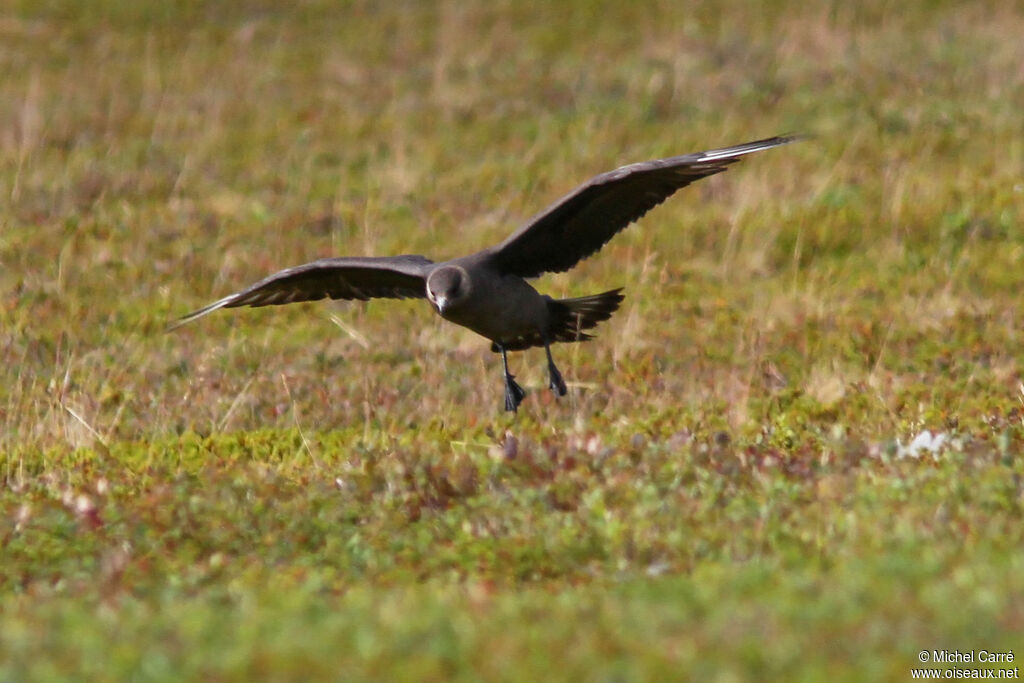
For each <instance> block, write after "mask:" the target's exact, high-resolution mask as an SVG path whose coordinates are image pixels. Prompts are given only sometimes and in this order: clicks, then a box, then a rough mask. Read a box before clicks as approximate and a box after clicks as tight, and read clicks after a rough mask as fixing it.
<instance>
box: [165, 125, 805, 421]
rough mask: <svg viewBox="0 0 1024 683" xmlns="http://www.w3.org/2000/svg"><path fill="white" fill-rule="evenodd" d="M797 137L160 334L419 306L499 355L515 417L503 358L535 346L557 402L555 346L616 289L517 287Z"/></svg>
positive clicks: (309, 278) (613, 297) (324, 275)
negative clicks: (680, 193) (324, 309)
mask: <svg viewBox="0 0 1024 683" xmlns="http://www.w3.org/2000/svg"><path fill="white" fill-rule="evenodd" d="M798 139H799V138H798V137H796V136H782V137H773V138H767V139H765V140H758V141H756V142H748V143H746V144H742V145H735V146H733V147H725V148H722V149H715V150H709V151H706V152H696V153H693V154H684V155H681V156H675V157H669V158H667V159H656V160H654V161H644V162H641V163H637V164H630V165H628V166H622V167H621V168H618V169H615V170H614V171H609V172H608V173H602V174H601V175H598V176H595V177H593V178H591V179H590V180H588V181H587V182H586V183H584V184H583V185H580V186H579V187H578V188H576V189H575V190H573V191H572V192H571V193H569V194H568V195H566V196H564V197H562V198H561V199H559V200H558V201H556V202H555V203H554V204H552V205H551V206H549V207H548V208H546V209H544V210H543V211H541V212H540V213H539V214H537V215H536V216H534V217H533V218H531V219H530V220H528V221H527V222H526V223H525V224H524V225H523V226H522V227H521V228H519V229H518V230H517V231H515V232H514V233H512V235H510V236H509V237H508V238H507V239H506V240H505V241H503V242H502V243H501V244H498V245H495V246H492V247H488V248H486V249H484V250H482V251H478V252H477V253H475V254H470V255H469V256H461V257H459V258H454V259H451V260H448V261H441V262H439V263H435V262H434V261H431V260H430V259H428V258H426V257H424V256H418V255H410V254H407V255H403V256H378V257H342V258H325V259H319V260H317V261H313V262H311V263H307V264H305V265H301V266H295V267H294V268H286V269H285V270H282V271H280V272H278V273H275V274H273V275H271V276H269V277H267V278H264V279H263V280H260V281H259V282H257V283H255V284H253V285H251V286H249V287H246V288H245V289H243V290H241V291H239V292H236V293H234V294H231V295H230V296H226V297H224V298H223V299H221V300H219V301H215V302H213V303H212V304H210V305H208V306H205V307H203V308H200V309H199V310H198V311H195V312H193V313H190V314H188V315H186V316H184V317H183V318H181V319H179V320H178V321H177V322H175V323H174V324H173V325H172V326H171V328H170V329H175V328H177V327H179V326H181V325H184V324H185V323H188V322H191V321H193V320H196V319H197V318H201V317H203V316H204V315H207V314H208V313H212V312H213V311H216V310H217V309H220V308H237V307H240V306H275V305H279V304H290V303H294V302H299V301H316V300H319V299H325V298H331V299H349V300H352V299H357V300H360V301H367V300H369V299H374V298H387V299H407V298H419V299H424V298H425V299H427V300H428V301H429V302H430V303H431V304H432V305H433V307H434V310H435V311H437V313H438V314H439V315H440V316H441V317H442V318H444V319H445V320H448V321H450V322H453V323H456V324H457V325H462V326H463V327H468V328H469V329H471V330H473V331H474V332H476V333H477V334H479V335H481V336H483V337H485V338H487V339H489V340H490V341H491V350H492V351H494V352H496V353H500V354H501V364H502V370H503V373H504V382H505V410H508V411H513V412H515V411H516V410H517V409H518V407H519V404H520V402H521V401H522V400H523V398H524V397H525V396H526V392H525V391H524V390H523V388H522V387H520V386H519V384H517V383H516V381H515V377H514V376H513V375H512V374H511V373H509V370H508V356H507V353H508V352H509V351H521V350H524V349H528V348H531V347H534V346H538V347H539V346H543V347H544V351H545V353H546V354H547V363H548V378H549V386H550V388H551V390H552V391H553V392H554V393H555V394H556V395H557V396H564V395H565V394H566V391H567V389H566V386H565V380H563V379H562V374H561V373H560V372H559V371H558V368H557V367H555V362H554V359H553V358H552V357H551V345H552V344H554V343H556V342H579V341H585V340H588V339H591V338H592V336H591V335H590V334H589V333H588V331H589V330H592V329H593V328H594V327H596V326H597V324H598V323H600V322H602V321H604V320H607V319H608V318H610V317H611V315H612V313H614V312H615V311H616V309H618V307H619V304H620V303H622V300H623V298H624V297H623V295H622V289H621V288H618V289H612V290H609V291H607V292H604V293H602V294H595V295H593V296H585V297H580V298H576V299H553V298H551V297H550V296H546V295H543V294H540V293H539V292H538V291H537V290H536V289H534V288H533V286H532V285H531V284H530V283H529V282H527V279H528V278H535V277H538V276H540V275H541V274H543V273H560V272H563V271H567V270H569V269H570V268H572V267H573V266H575V265H576V264H577V263H579V262H580V261H581V260H583V259H584V258H586V257H588V256H590V255H591V254H593V253H595V252H596V251H598V250H599V249H600V248H601V247H603V246H604V245H605V243H607V242H608V240H610V239H611V238H612V237H614V236H615V235H616V234H617V233H618V232H619V231H621V230H622V229H623V228H625V227H626V226H628V225H629V224H630V223H632V222H634V221H636V220H638V219H639V218H640V217H641V216H643V215H644V214H646V213H647V212H648V211H650V210H651V209H653V208H654V207H655V206H657V205H658V204H661V203H662V202H663V201H665V200H666V199H668V198H669V197H670V196H672V194H673V193H675V191H676V190H678V189H680V188H682V187H686V186H687V185H689V184H690V183H692V182H694V181H696V180H700V179H701V178H705V177H707V176H710V175H714V174H716V173H721V172H722V171H724V170H725V169H726V168H727V167H728V166H729V165H730V164H732V163H734V162H736V161H738V160H739V159H740V158H741V157H743V156H746V155H747V154H753V153H754V152H760V151H762V150H765V149H771V148H772V147H778V146H779V145H784V144H787V143H790V142H793V141H795V140H798Z"/></svg>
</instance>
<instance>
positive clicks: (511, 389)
mask: <svg viewBox="0 0 1024 683" xmlns="http://www.w3.org/2000/svg"><path fill="white" fill-rule="evenodd" d="M497 347H498V350H499V351H501V366H502V368H503V369H504V371H505V410H508V411H510V412H513V413H514V412H516V411H517V410H518V409H519V404H520V403H522V402H523V399H524V398H526V392H525V391H523V388H522V387H521V386H519V385H518V384H516V378H515V377H513V376H512V375H511V374H510V373H509V371H508V354H506V352H505V347H504V346H502V345H501V344H497Z"/></svg>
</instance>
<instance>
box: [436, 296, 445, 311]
mask: <svg viewBox="0 0 1024 683" xmlns="http://www.w3.org/2000/svg"><path fill="white" fill-rule="evenodd" d="M434 305H435V306H437V312H438V313H440V314H442V315H443V314H444V309H446V308H448V299H446V298H445V297H443V296H439V297H437V298H436V299H434Z"/></svg>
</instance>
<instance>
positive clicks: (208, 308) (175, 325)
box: [164, 295, 234, 334]
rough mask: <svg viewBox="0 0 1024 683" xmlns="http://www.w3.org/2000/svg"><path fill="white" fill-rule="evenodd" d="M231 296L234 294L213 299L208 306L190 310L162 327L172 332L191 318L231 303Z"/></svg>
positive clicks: (200, 316) (165, 330)
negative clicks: (216, 299)
mask: <svg viewBox="0 0 1024 683" xmlns="http://www.w3.org/2000/svg"><path fill="white" fill-rule="evenodd" d="M233 298H234V295H232V296H227V297H224V298H223V299H221V300H220V301H214V302H213V303H212V304H210V305H209V306H203V307H202V308H200V309H199V310H198V311H192V312H191V313H189V314H188V315H184V316H182V317H180V318H178V319H177V320H175V321H174V322H172V323H171V324H169V325H168V326H167V327H166V328H164V333H165V334H166V333H168V332H174V331H175V330H176V329H178V328H179V327H182V326H184V325H187V324H189V323H190V322H192V321H193V320H198V319H199V318H202V317H203V316H204V315H207V314H209V313H213V312H214V311H216V310H217V309H220V308H224V307H225V306H226V305H228V304H229V303H231V300H232V299H233Z"/></svg>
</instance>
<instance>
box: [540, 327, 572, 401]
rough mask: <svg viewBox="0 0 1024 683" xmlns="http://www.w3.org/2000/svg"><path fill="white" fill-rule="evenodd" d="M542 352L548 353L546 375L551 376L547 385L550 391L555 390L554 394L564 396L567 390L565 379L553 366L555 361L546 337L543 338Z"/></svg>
mask: <svg viewBox="0 0 1024 683" xmlns="http://www.w3.org/2000/svg"><path fill="white" fill-rule="evenodd" d="M544 353H546V354H548V376H549V377H550V378H551V383H550V384H549V385H548V386H549V387H551V391H553V392H555V396H565V394H566V392H568V391H569V390H568V389H567V388H566V386H565V380H564V379H562V373H560V372H559V371H558V368H556V367H555V361H554V359H553V358H552V357H551V343H550V342H549V341H548V339H547V337H545V338H544Z"/></svg>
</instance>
